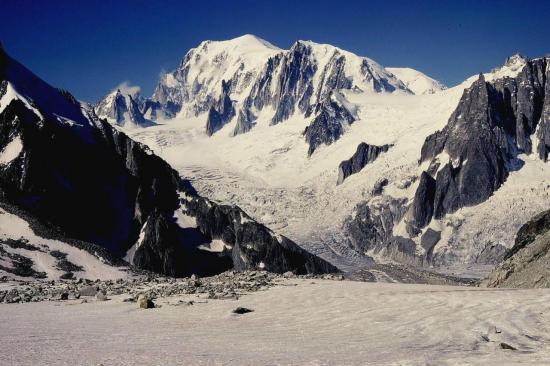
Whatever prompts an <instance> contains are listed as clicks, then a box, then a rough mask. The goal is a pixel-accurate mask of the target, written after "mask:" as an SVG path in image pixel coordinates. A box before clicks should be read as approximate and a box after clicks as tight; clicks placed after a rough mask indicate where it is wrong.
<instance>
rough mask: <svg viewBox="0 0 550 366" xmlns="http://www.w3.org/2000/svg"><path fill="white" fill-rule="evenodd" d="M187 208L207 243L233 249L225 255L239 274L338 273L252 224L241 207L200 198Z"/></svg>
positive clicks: (292, 245)
mask: <svg viewBox="0 0 550 366" xmlns="http://www.w3.org/2000/svg"><path fill="white" fill-rule="evenodd" d="M186 205H187V214H189V215H191V216H193V217H195V218H196V220H197V225H198V228H199V230H200V231H201V233H202V234H203V235H205V236H206V237H207V239H208V240H212V239H221V240H223V242H224V243H226V244H227V245H229V246H230V247H231V248H232V249H231V250H230V251H229V252H227V253H226V254H225V255H228V256H230V258H231V261H232V266H233V268H235V269H236V270H250V269H264V270H267V271H271V272H278V273H284V272H287V271H292V272H294V273H297V274H306V273H329V272H338V269H336V267H334V266H332V265H331V264H329V263H328V262H326V261H325V260H323V259H321V258H319V257H317V256H314V255H312V254H310V253H308V252H306V251H305V250H303V249H302V248H300V247H299V246H298V245H297V244H296V243H294V242H293V241H291V240H290V239H288V238H286V237H284V236H281V235H276V234H274V233H273V232H272V231H271V230H269V229H268V228H266V227H265V226H264V225H261V224H259V223H258V222H256V221H254V220H252V219H251V218H250V217H249V216H248V215H247V214H246V213H244V212H243V211H242V210H241V209H240V208H239V207H236V206H226V205H218V204H216V203H214V202H212V201H210V200H207V199H205V198H202V197H198V196H196V197H193V198H192V199H191V200H189V201H188V202H187V203H186Z"/></svg>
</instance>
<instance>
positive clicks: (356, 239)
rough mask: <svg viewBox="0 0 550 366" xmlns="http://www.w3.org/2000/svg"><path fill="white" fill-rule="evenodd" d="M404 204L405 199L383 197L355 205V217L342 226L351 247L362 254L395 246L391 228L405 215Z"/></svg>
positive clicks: (395, 242)
mask: <svg viewBox="0 0 550 366" xmlns="http://www.w3.org/2000/svg"><path fill="white" fill-rule="evenodd" d="M405 202H406V200H405V199H395V198H392V197H389V196H383V197H381V198H380V199H379V200H378V201H376V202H371V203H367V202H364V203H361V204H359V205H357V207H356V208H355V211H356V212H355V216H354V217H350V218H349V219H348V220H347V221H346V223H345V224H344V229H345V230H346V232H347V234H348V238H349V240H350V244H351V246H352V247H353V248H354V249H356V250H357V251H359V252H362V253H364V252H366V251H368V250H372V249H374V250H376V251H380V250H382V249H387V247H388V246H392V245H396V244H397V241H394V240H393V239H394V237H393V227H394V225H396V224H397V223H398V222H399V221H400V220H401V218H402V217H403V215H404V214H405V210H406V208H405Z"/></svg>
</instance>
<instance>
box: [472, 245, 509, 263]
mask: <svg viewBox="0 0 550 366" xmlns="http://www.w3.org/2000/svg"><path fill="white" fill-rule="evenodd" d="M506 252H507V249H506V247H505V246H503V245H501V244H498V243H497V244H494V243H490V242H489V243H487V244H486V245H485V247H484V248H483V249H482V250H481V252H480V253H479V255H478V256H477V258H476V260H475V262H476V263H479V264H493V265H496V264H499V263H500V262H501V261H502V259H503V258H504V256H505V254H506Z"/></svg>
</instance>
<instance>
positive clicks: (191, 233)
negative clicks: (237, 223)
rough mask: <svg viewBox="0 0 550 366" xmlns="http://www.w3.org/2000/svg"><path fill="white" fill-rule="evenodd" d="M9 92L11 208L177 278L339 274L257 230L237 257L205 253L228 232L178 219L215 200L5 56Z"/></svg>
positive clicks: (3, 149) (5, 124) (0, 132)
mask: <svg viewBox="0 0 550 366" xmlns="http://www.w3.org/2000/svg"><path fill="white" fill-rule="evenodd" d="M0 85H1V88H0V199H1V200H2V201H4V202H7V203H10V204H12V205H15V206H17V207H20V208H23V209H24V210H26V211H27V212H29V213H30V214H32V215H34V216H35V217H37V218H38V219H39V220H40V221H42V222H49V223H51V224H53V225H55V226H57V227H60V228H61V229H62V230H63V231H64V232H65V233H66V234H67V235H68V236H70V237H73V238H76V239H79V240H84V241H87V242H90V243H94V244H97V245H100V246H101V247H104V248H107V249H108V250H109V251H110V252H112V253H113V254H114V255H115V256H118V257H123V256H126V257H127V258H129V256H128V253H129V252H131V253H132V255H131V259H130V262H131V263H133V264H134V265H136V266H137V267H139V268H144V269H148V270H153V271H156V272H160V273H164V274H168V275H174V276H181V275H188V274H191V273H200V274H213V273H218V272H220V271H223V270H225V269H228V268H231V267H235V268H238V269H247V268H256V267H257V265H258V266H259V264H258V263H259V261H261V262H262V263H263V266H264V267H265V268H266V269H270V270H274V271H288V270H290V271H298V272H316V271H321V272H322V271H329V270H330V271H332V270H336V269H335V268H334V267H332V266H330V265H329V264H328V263H326V262H325V261H323V260H321V259H319V258H317V257H314V256H312V255H310V254H308V253H306V252H305V251H303V250H301V249H300V248H299V247H298V246H296V244H294V243H292V242H290V241H288V240H286V239H284V240H283V239H281V240H277V239H274V238H271V239H269V240H268V239H266V233H267V232H269V231H268V229H267V228H265V227H263V226H262V225H260V224H257V223H255V222H254V224H249V226H252V227H254V229H253V230H252V231H250V230H248V229H246V230H240V231H238V230H236V229H235V230H236V231H235V232H236V233H237V234H238V235H236V239H233V241H232V243H234V246H233V250H232V252H230V253H229V254H231V253H233V256H231V255H228V253H225V254H223V253H222V254H218V253H211V252H208V251H204V250H201V248H200V244H203V243H204V242H208V240H211V239H213V238H215V236H213V235H212V234H213V233H217V231H216V230H217V228H218V226H216V225H221V224H220V223H218V222H216V221H215V220H214V221H207V222H206V223H203V224H202V225H201V226H200V227H199V228H188V227H185V226H183V227H182V225H181V223H180V222H178V219H177V217H178V215H180V214H181V212H182V210H187V208H188V207H187V205H191V203H190V202H192V201H181V200H180V198H179V197H180V196H181V195H185V196H189V197H193V200H197V201H201V202H206V200H205V199H203V198H201V197H199V196H197V195H196V192H195V191H194V189H193V188H192V187H191V185H190V184H189V183H188V182H186V181H184V180H182V179H181V178H180V177H179V175H178V173H177V172H176V171H175V170H173V169H172V168H171V167H170V166H169V165H168V164H167V163H166V162H165V161H164V160H162V159H161V158H159V157H157V156H156V155H154V154H153V153H152V152H151V151H150V150H149V149H148V148H147V147H146V146H145V145H142V144H140V143H137V142H135V141H133V140H132V139H130V138H129V137H128V136H127V135H125V134H124V133H122V132H120V131H118V130H116V129H114V128H113V127H112V126H111V125H110V124H109V123H108V122H106V121H105V120H100V119H98V118H97V117H96V116H95V115H94V114H93V113H88V112H87V111H86V110H85V109H83V108H82V106H81V105H80V104H79V103H78V102H77V101H76V100H75V99H74V98H73V97H71V96H70V94H68V93H67V92H60V91H58V90H57V89H55V88H52V87H51V86H49V85H47V84H46V83H44V82H43V81H42V80H40V79H39V78H38V77H36V76H35V75H33V74H32V73H31V72H30V71H28V70H27V69H25V68H24V67H23V66H22V65H20V64H19V63H17V62H16V61H14V60H12V59H11V58H10V57H9V56H8V55H7V54H6V53H5V52H3V51H0ZM205 205H207V206H208V207H217V205H215V204H214V203H209V204H207V203H205ZM233 209H234V210H237V211H239V212H240V209H238V208H233ZM200 212H201V211H200V210H196V209H195V210H193V213H194V214H193V217H194V216H197V217H198V218H199V222H202V221H200V217H201V216H200ZM241 213H242V212H241ZM242 214H243V215H244V213H242ZM225 223H226V221H224V222H223V224H225ZM210 225H214V226H215V228H211V227H210ZM245 226H246V225H245ZM239 233H243V235H244V238H241V236H239V235H240V234H239ZM272 236H274V235H272ZM227 240H228V239H227ZM241 243H242V245H241ZM239 245H240V246H239ZM249 245H251V246H252V247H254V248H260V249H258V250H256V251H254V250H252V249H250V248H248V246H249ZM247 250H250V251H251V252H250V253H248V254H241V252H243V253H245V252H247ZM256 252H259V253H256ZM251 253H252V254H251ZM243 258H250V259H249V260H248V261H245V260H244V259H243Z"/></svg>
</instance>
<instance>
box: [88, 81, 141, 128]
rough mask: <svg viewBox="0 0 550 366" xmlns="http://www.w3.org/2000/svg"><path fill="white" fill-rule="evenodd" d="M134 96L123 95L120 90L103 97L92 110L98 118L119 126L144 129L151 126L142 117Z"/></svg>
mask: <svg viewBox="0 0 550 366" xmlns="http://www.w3.org/2000/svg"><path fill="white" fill-rule="evenodd" d="M135 97H136V96H132V95H129V94H123V93H122V92H121V91H120V89H117V90H116V91H115V92H113V93H111V94H109V95H107V96H105V97H104V98H103V99H102V100H101V101H100V102H99V103H98V104H97V105H96V106H95V108H94V111H95V113H96V114H97V116H98V117H99V118H107V119H108V120H110V121H113V122H114V123H116V124H117V125H119V126H124V127H129V126H138V127H145V126H148V125H151V121H148V120H146V119H145V118H144V117H143V114H142V111H141V110H140V109H139V106H138V103H137V102H136V101H135V99H134V98H135Z"/></svg>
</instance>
